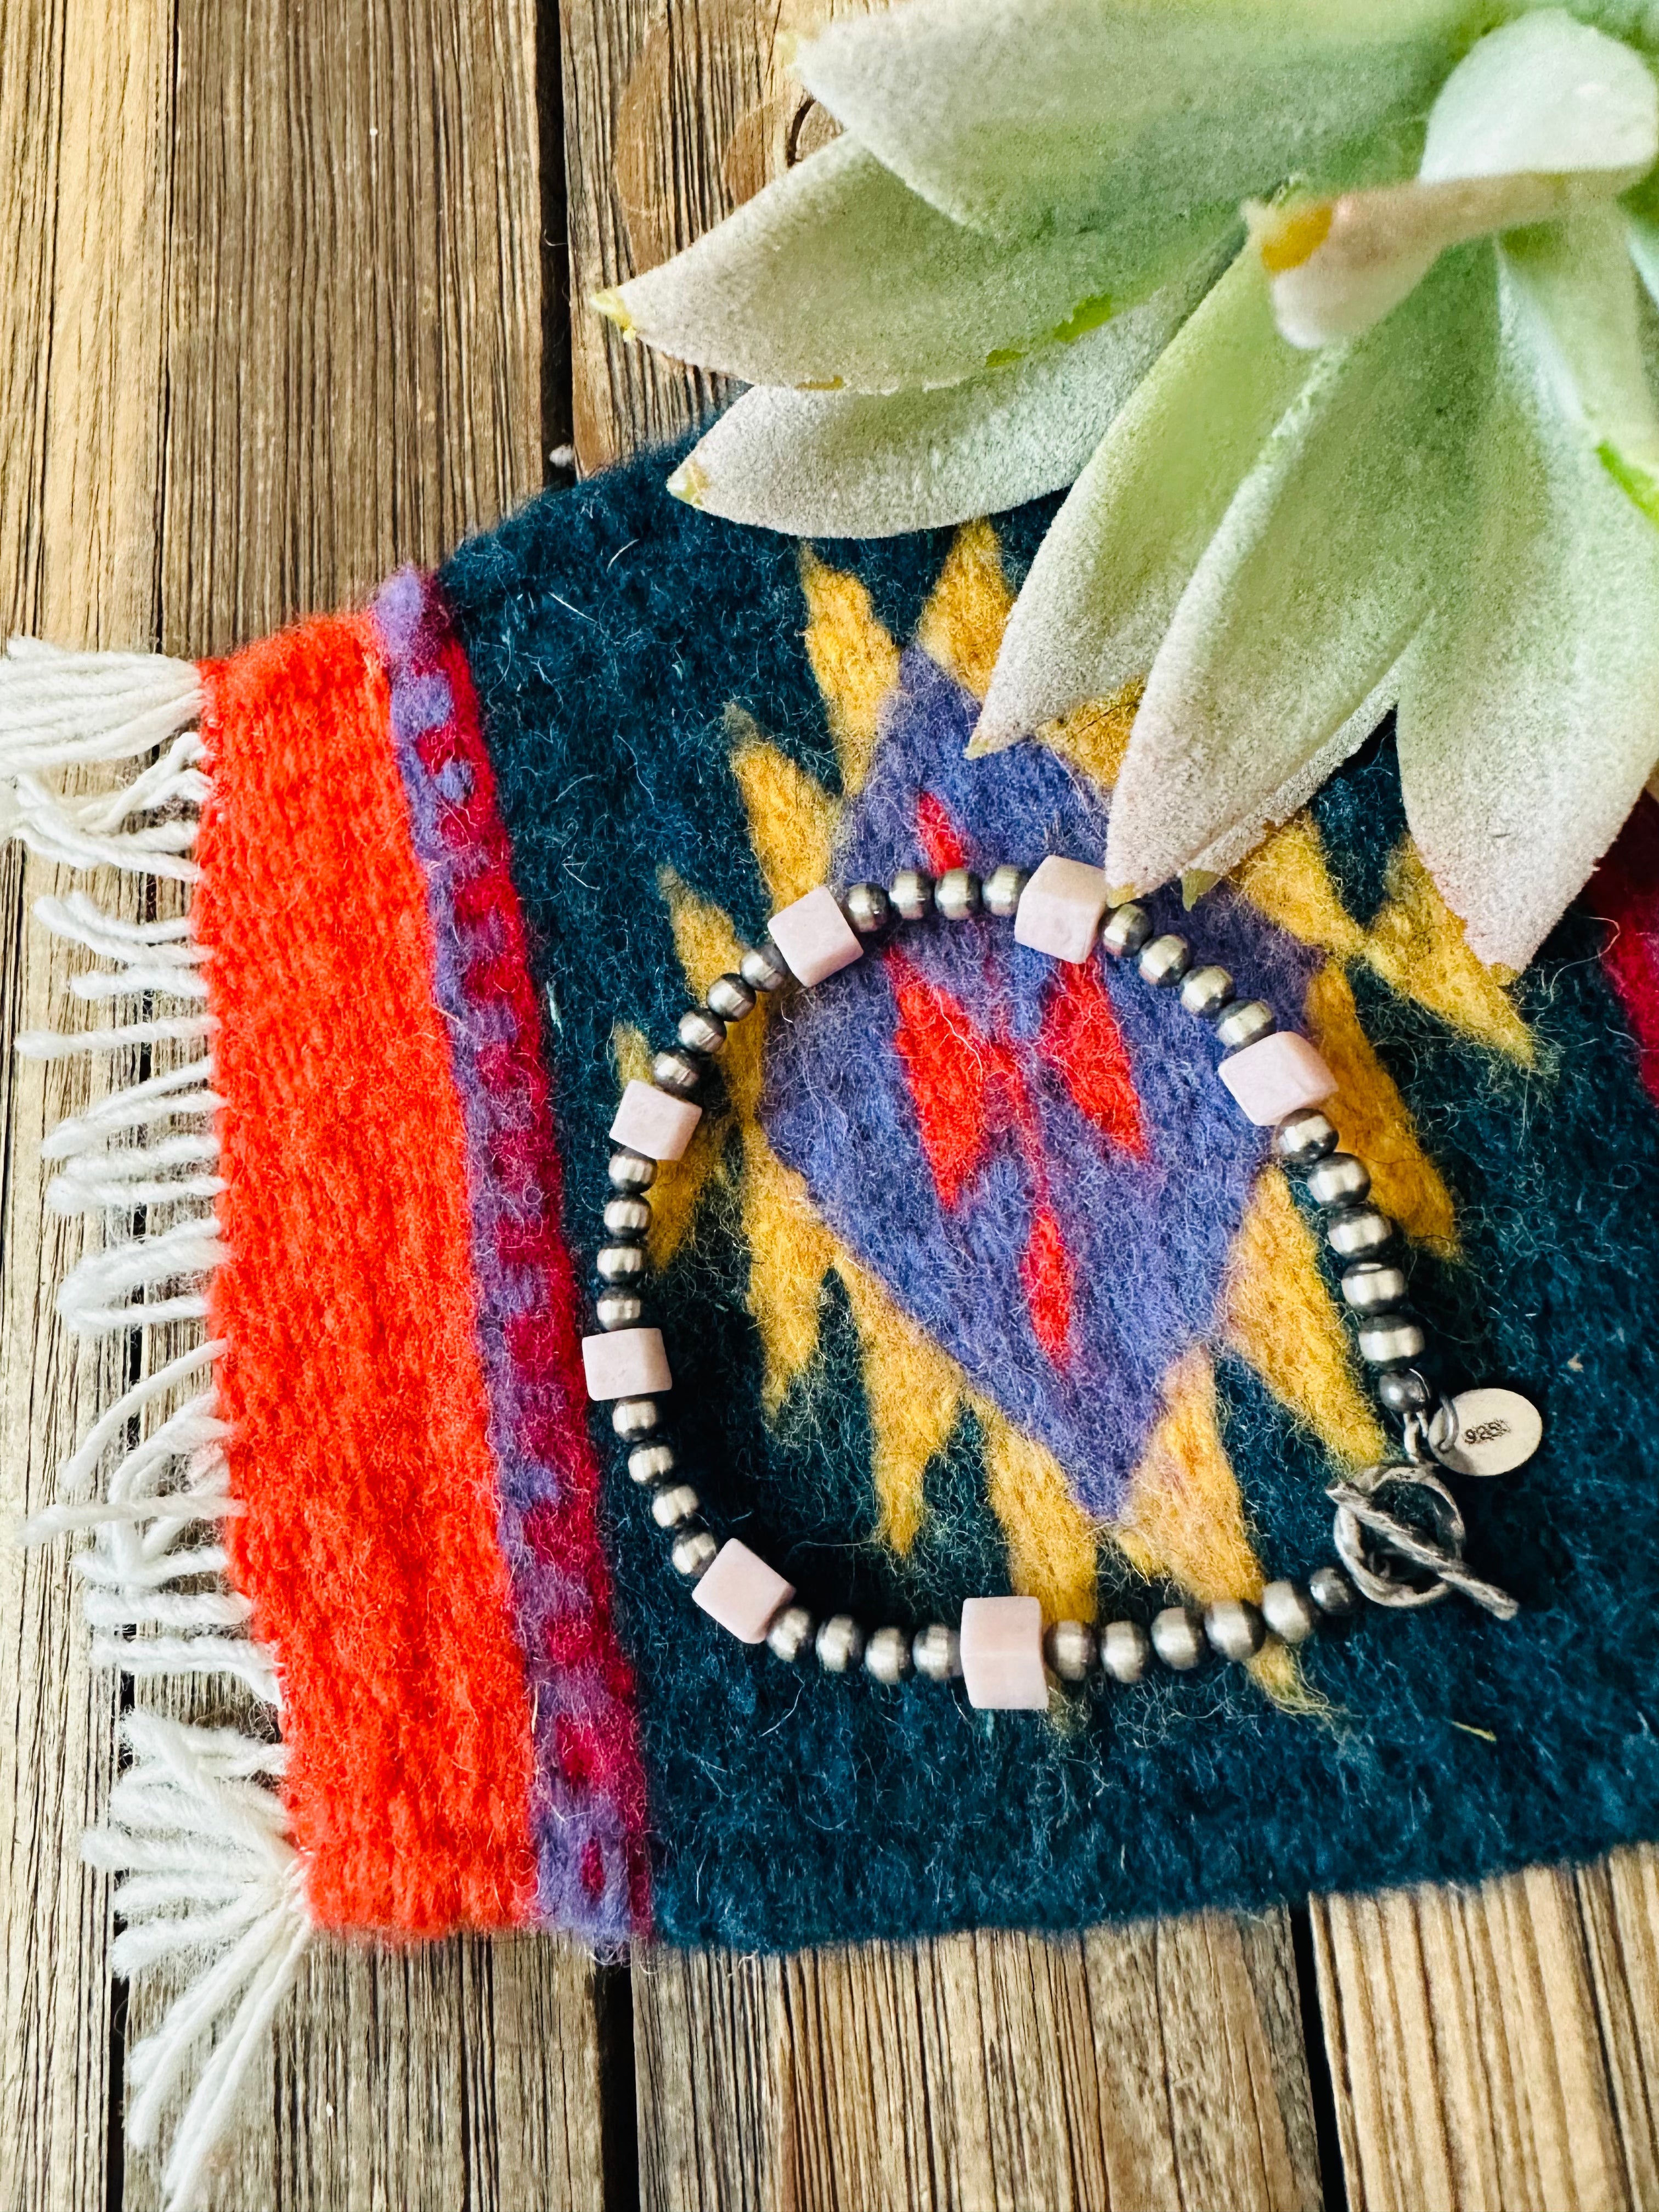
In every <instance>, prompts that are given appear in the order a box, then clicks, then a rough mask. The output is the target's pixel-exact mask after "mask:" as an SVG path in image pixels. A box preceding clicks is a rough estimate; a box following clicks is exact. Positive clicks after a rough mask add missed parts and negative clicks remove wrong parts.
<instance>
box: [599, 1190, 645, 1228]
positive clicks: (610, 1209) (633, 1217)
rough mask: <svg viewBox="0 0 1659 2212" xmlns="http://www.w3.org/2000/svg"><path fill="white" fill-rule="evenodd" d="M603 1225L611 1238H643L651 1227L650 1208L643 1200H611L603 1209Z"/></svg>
mask: <svg viewBox="0 0 1659 2212" xmlns="http://www.w3.org/2000/svg"><path fill="white" fill-rule="evenodd" d="M650 1226H651V1207H650V1204H649V1202H648V1201H647V1200H645V1199H643V1198H613V1199H612V1200H611V1202H610V1204H609V1205H608V1206H606V1207H605V1227H606V1228H607V1229H608V1230H609V1231H611V1235H612V1236H613V1237H643V1236H644V1234H645V1232H646V1231H647V1229H649V1227H650Z"/></svg>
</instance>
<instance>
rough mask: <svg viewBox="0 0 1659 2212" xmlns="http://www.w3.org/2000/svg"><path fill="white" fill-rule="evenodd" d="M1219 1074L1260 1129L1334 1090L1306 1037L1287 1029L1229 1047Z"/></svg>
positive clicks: (1327, 1072) (1334, 1086) (1268, 1126)
mask: <svg viewBox="0 0 1659 2212" xmlns="http://www.w3.org/2000/svg"><path fill="white" fill-rule="evenodd" d="M1218 1073H1219V1074H1220V1077H1221V1080H1222V1081H1223V1082H1224V1083H1225V1085H1226V1086H1227V1088H1228V1090H1229V1091H1231V1092H1232V1094H1233V1097H1235V1098H1236V1099H1237V1101H1238V1103H1239V1104H1240V1105H1241V1106H1242V1107H1243V1109H1244V1112H1245V1113H1246V1115H1248V1116H1249V1119H1250V1120H1251V1121H1255V1122H1256V1123H1257V1124H1258V1125H1259V1126H1260V1127H1262V1128H1264V1129H1265V1128H1271V1127H1272V1126H1273V1123H1274V1122H1275V1121H1283V1120H1284V1118H1285V1115H1287V1114H1294V1113H1295V1112H1296V1110H1297V1108H1298V1107H1299V1106H1317V1105H1318V1104H1319V1103H1320V1101H1321V1100H1322V1099H1324V1098H1328V1097H1330V1095H1331V1093H1332V1092H1333V1091H1334V1090H1335V1089H1336V1078H1335V1077H1334V1075H1333V1074H1332V1073H1331V1071H1330V1070H1329V1068H1328V1067H1327V1066H1326V1065H1325V1063H1324V1061H1323V1060H1322V1059H1321V1058H1320V1056H1319V1054H1317V1053H1316V1051H1315V1050H1314V1048H1313V1047H1312V1046H1311V1045H1310V1043H1309V1042H1308V1040H1307V1038H1306V1037H1304V1036H1297V1035H1296V1034H1295V1032H1294V1031H1293V1030H1279V1031H1278V1032H1277V1034H1276V1035H1274V1036H1265V1037H1261V1038H1259V1039H1258V1040H1257V1041H1256V1042H1255V1044H1247V1045H1246V1046H1245V1048H1244V1049H1243V1052H1230V1053H1229V1054H1228V1055H1227V1057H1226V1058H1225V1060H1223V1061H1222V1063H1221V1066H1220V1069H1219V1071H1218Z"/></svg>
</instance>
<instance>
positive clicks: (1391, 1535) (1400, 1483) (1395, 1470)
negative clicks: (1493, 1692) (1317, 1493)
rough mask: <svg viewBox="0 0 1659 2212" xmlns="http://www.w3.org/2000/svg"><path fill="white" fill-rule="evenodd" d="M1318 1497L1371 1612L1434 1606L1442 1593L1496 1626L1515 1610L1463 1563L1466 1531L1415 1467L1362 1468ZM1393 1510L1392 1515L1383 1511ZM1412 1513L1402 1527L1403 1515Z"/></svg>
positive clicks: (1453, 1505) (1433, 1478)
mask: <svg viewBox="0 0 1659 2212" xmlns="http://www.w3.org/2000/svg"><path fill="white" fill-rule="evenodd" d="M1325 1495H1326V1496H1327V1497H1328V1498H1329V1499H1330V1500H1331V1502H1332V1503H1333V1504H1334V1506H1335V1507H1336V1527H1335V1532H1334V1533H1335V1537H1336V1549H1337V1554H1338V1557H1339V1558H1340V1559H1341V1561H1342V1564H1343V1565H1344V1566H1345V1567H1346V1569H1347V1571H1348V1572H1349V1573H1350V1574H1351V1575H1352V1577H1353V1579H1354V1581H1355V1583H1357V1584H1358V1587H1359V1589H1362V1590H1363V1591H1364V1594H1365V1595H1366V1596H1367V1597H1368V1598H1370V1600H1371V1601H1372V1602H1373V1603H1374V1604H1376V1605H1395V1606H1419V1605H1437V1604H1438V1603H1439V1602H1440V1600H1441V1599H1442V1598H1443V1597H1444V1596H1445V1595H1446V1594H1447V1592H1448V1591H1449V1590H1461V1591H1462V1594H1463V1595H1464V1596H1465V1597H1466V1598H1468V1599H1469V1600H1471V1601H1472V1602H1473V1603H1474V1604H1475V1605H1479V1606H1484V1607H1485V1608H1486V1611H1487V1612H1488V1613H1495V1614H1496V1615H1497V1617H1498V1620H1514V1618H1515V1616H1516V1613H1518V1612H1519V1611H1520V1610H1521V1608H1520V1606H1519V1605H1518V1604H1517V1602H1516V1600H1515V1599H1514V1598H1512V1597H1511V1596H1510V1594H1509V1592H1508V1591H1507V1590H1502V1589H1498V1587H1497V1585H1496V1584H1495V1583H1488V1582H1483V1581H1482V1580H1481V1578H1480V1576H1479V1575H1477V1574H1474V1573H1473V1572H1472V1571H1471V1570H1470V1569H1469V1568H1468V1567H1467V1566H1465V1565H1464V1564H1463V1542H1464V1537H1465V1534H1466V1531H1465V1529H1464V1527H1463V1516H1462V1514H1461V1513H1460V1512H1459V1511H1458V1510H1457V1501H1456V1499H1455V1498H1454V1497H1453V1496H1452V1494H1451V1492H1450V1491H1449V1490H1448V1489H1447V1487H1446V1486H1445V1484H1444V1483H1443V1482H1442V1481H1441V1480H1440V1478H1439V1476H1438V1475H1437V1474H1430V1473H1429V1472H1428V1470H1427V1468H1425V1466H1424V1465H1423V1464H1422V1463H1421V1462H1413V1463H1410V1464H1401V1463H1398V1462H1396V1463H1394V1464H1384V1465H1383V1466H1381V1467H1371V1468H1366V1469H1365V1471H1364V1474H1359V1475H1357V1476H1356V1477H1355V1478H1354V1480H1352V1482H1334V1483H1332V1484H1331V1486H1330V1487H1329V1488H1328V1490H1327V1492H1326V1493H1325ZM1391 1503H1392V1504H1395V1506H1397V1507H1398V1508H1399V1509H1400V1510H1393V1511H1391V1510H1389V1508H1390V1504H1391ZM1406 1512H1411V1513H1412V1514H1413V1517H1412V1518H1411V1519H1409V1520H1407V1519H1406V1518H1403V1517H1402V1515H1403V1514H1404V1513H1406Z"/></svg>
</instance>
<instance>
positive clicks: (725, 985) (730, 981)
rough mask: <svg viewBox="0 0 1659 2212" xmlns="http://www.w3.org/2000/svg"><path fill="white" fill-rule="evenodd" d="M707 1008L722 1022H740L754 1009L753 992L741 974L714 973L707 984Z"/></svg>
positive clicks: (752, 988)
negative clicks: (712, 978) (712, 979)
mask: <svg viewBox="0 0 1659 2212" xmlns="http://www.w3.org/2000/svg"><path fill="white" fill-rule="evenodd" d="M707 1003H708V1010H709V1012H711V1013H714V1014H718V1015H719V1016H720V1019H721V1020H722V1021H723V1022H740V1021H741V1020H742V1019H743V1018H744V1015H745V1014H752V1013H753V1012H754V1011H755V992H754V987H753V986H752V985H751V984H749V983H745V982H744V980H743V978H742V976H741V975H716V976H715V978H714V981H713V982H712V983H711V984H710V985H709V986H708V1002H707Z"/></svg>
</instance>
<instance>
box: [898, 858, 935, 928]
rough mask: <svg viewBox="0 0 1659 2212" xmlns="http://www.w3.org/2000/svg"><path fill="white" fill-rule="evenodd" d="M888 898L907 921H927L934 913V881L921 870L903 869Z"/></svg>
mask: <svg viewBox="0 0 1659 2212" xmlns="http://www.w3.org/2000/svg"><path fill="white" fill-rule="evenodd" d="M887 896H889V898H890V899H891V900H892V902H893V906H894V909H895V911H896V912H897V913H898V914H900V915H902V917H903V918H904V920H905V921H927V917H928V915H930V914H932V912H933V878H932V877H931V876H930V875H927V873H925V872H924V871H923V870H922V869H921V868H901V869H900V870H899V872H898V873H897V875H896V876H895V877H894V878H893V881H892V884H891V885H890V889H889V890H888V894H887Z"/></svg>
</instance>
